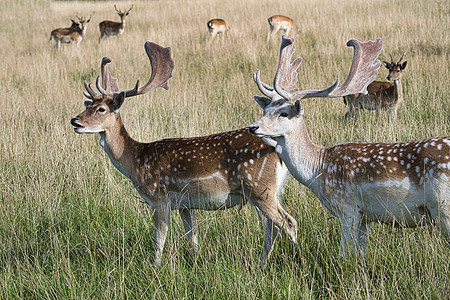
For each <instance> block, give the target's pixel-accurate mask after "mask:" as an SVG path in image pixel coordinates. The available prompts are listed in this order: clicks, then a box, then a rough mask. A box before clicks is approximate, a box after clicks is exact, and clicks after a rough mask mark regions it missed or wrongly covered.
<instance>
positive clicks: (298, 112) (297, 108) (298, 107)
mask: <svg viewBox="0 0 450 300" xmlns="http://www.w3.org/2000/svg"><path fill="white" fill-rule="evenodd" d="M294 113H295V116H297V117H300V116H302V115H303V109H302V106H301V105H300V100H297V101H295V104H294Z"/></svg>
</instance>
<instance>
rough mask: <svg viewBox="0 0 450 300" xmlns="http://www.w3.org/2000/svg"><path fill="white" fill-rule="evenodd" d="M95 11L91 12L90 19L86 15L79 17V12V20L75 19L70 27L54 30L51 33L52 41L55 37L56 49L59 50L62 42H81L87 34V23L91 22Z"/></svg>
mask: <svg viewBox="0 0 450 300" xmlns="http://www.w3.org/2000/svg"><path fill="white" fill-rule="evenodd" d="M94 15H95V13H93V14H91V16H90V17H89V19H86V18H85V17H79V16H78V14H77V16H76V17H77V19H78V22H79V23H77V22H75V21H74V20H73V19H71V21H72V25H71V26H70V27H69V28H57V29H54V30H52V32H51V33H50V41H51V40H52V39H53V40H54V41H55V49H57V50H59V49H60V48H61V43H65V44H70V43H75V44H76V45H78V44H80V42H81V40H82V39H83V37H84V35H85V34H86V28H87V23H89V22H90V21H91V19H92V17H93V16H94Z"/></svg>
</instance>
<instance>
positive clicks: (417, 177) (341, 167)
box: [249, 37, 450, 255]
mask: <svg viewBox="0 0 450 300" xmlns="http://www.w3.org/2000/svg"><path fill="white" fill-rule="evenodd" d="M293 43H294V39H286V38H284V37H283V41H282V44H281V50H280V59H279V65H278V70H277V73H276V75H275V79H274V82H273V87H272V86H269V85H267V84H264V83H262V82H261V80H260V76H259V71H258V72H257V73H256V75H255V76H254V80H255V82H256V84H257V86H258V88H259V90H260V91H261V92H262V93H263V94H264V95H265V96H266V97H259V96H255V100H256V101H257V102H258V103H259V105H260V106H261V107H262V108H263V109H264V115H263V117H262V118H261V119H259V120H258V121H257V122H255V123H253V124H252V125H251V126H250V129H249V130H250V132H251V133H253V134H254V135H256V136H258V137H266V138H267V137H271V138H275V141H273V140H270V139H268V140H267V141H269V142H270V141H273V142H271V145H272V146H274V147H275V150H276V152H277V153H278V155H279V156H280V158H281V159H282V160H283V162H284V163H285V164H286V166H287V168H288V170H289V171H290V172H291V174H292V175H293V176H294V177H295V179H297V180H298V181H299V182H301V183H302V184H304V185H305V186H307V187H308V188H309V189H310V190H311V191H312V192H313V193H314V194H315V195H316V196H317V197H318V198H319V200H320V201H321V203H322V204H323V205H324V206H325V207H326V208H327V209H328V210H329V211H330V212H331V214H333V215H334V216H336V217H338V218H339V221H340V224H341V246H340V251H339V253H340V254H341V255H345V254H347V253H349V252H350V251H353V250H356V253H357V254H358V253H361V254H363V253H364V251H365V249H366V247H367V242H368V227H369V223H370V222H381V223H386V224H396V225H402V226H407V227H415V226H418V225H422V224H425V223H434V222H437V221H438V220H439V221H440V223H441V225H442V227H443V228H444V230H445V231H446V233H447V234H449V233H450V232H449V231H450V205H449V203H450V180H449V178H450V158H449V156H450V137H440V138H431V139H426V140H420V141H409V142H397V143H364V142H351V143H345V144H340V145H335V146H330V147H321V146H317V145H315V144H314V143H313V142H312V141H311V139H310V138H309V135H308V131H307V129H306V127H305V124H304V121H303V113H304V112H303V108H302V106H301V101H302V100H303V99H307V98H316V97H342V96H345V95H348V94H354V93H364V92H365V90H366V88H367V85H368V84H369V83H370V82H371V81H372V80H373V79H374V78H375V76H376V74H377V72H378V68H379V67H380V65H381V63H380V61H378V60H377V62H376V63H374V64H373V61H374V60H375V59H376V58H377V56H378V54H379V53H380V51H381V48H382V41H381V39H379V38H378V39H377V40H376V41H369V42H366V43H361V42H359V41H357V40H354V39H353V40H350V41H349V42H348V43H347V45H348V46H352V47H354V56H353V62H352V66H351V68H350V73H349V75H348V78H347V80H346V81H345V82H344V84H343V85H342V86H339V87H337V85H338V81H336V83H335V84H333V85H332V86H330V87H329V88H326V89H323V90H303V91H295V92H290V91H291V90H294V89H297V85H296V84H297V68H298V67H299V65H300V63H301V61H302V59H301V58H297V59H295V60H294V61H293V63H292V64H291V57H292V54H293V52H294V48H293Z"/></svg>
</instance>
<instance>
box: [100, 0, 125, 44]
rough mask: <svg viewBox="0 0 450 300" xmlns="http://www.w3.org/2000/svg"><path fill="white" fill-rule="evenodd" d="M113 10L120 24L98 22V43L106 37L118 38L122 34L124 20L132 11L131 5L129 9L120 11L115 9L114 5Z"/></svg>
mask: <svg viewBox="0 0 450 300" xmlns="http://www.w3.org/2000/svg"><path fill="white" fill-rule="evenodd" d="M114 9H115V10H116V12H117V14H118V15H119V17H120V22H114V21H108V20H105V21H102V22H100V23H99V24H98V27H99V29H100V37H99V38H98V41H99V42H100V41H101V40H102V39H103V38H105V37H107V36H111V35H115V36H117V37H119V36H120V35H121V34H122V33H123V32H124V30H125V19H126V17H127V16H128V15H129V14H130V11H131V10H132V9H133V5H131V7H130V9H128V10H124V11H121V10H119V9H117V7H116V5H115V4H114Z"/></svg>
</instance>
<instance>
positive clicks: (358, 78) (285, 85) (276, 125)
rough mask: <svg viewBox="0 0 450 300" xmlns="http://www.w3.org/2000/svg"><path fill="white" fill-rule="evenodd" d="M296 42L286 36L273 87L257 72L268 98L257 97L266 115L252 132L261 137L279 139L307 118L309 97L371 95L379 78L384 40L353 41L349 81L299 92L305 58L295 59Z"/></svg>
mask: <svg viewBox="0 0 450 300" xmlns="http://www.w3.org/2000/svg"><path fill="white" fill-rule="evenodd" d="M293 44H294V39H293V38H285V36H283V39H282V43H281V49H280V58H279V62H278V69H277V72H276V75H275V78H274V81H273V86H269V85H268V84H265V83H263V82H262V81H261V79H260V72H259V71H257V72H256V74H255V75H254V77H253V79H254V81H255V83H256V85H257V86H258V89H259V90H260V91H261V92H262V93H263V94H264V96H265V97H260V96H255V100H256V102H258V104H259V105H260V106H261V107H262V108H263V109H264V116H263V117H262V118H261V119H260V120H258V121H257V122H255V123H254V124H253V125H252V126H250V132H251V133H253V134H255V135H259V136H272V137H277V136H280V135H282V133H284V132H286V131H290V130H292V129H293V128H295V126H293V125H289V123H292V121H293V120H296V119H298V118H299V117H301V116H302V115H303V109H302V107H301V101H302V100H303V99H308V98H335V97H342V96H345V95H349V94H355V93H364V94H366V93H367V86H368V85H369V84H370V83H371V82H372V81H373V80H374V79H375V77H376V75H377V73H378V69H379V68H380V66H381V62H380V61H379V60H377V61H376V62H375V63H372V62H373V61H374V60H375V59H376V58H377V57H378V55H379V53H380V52H381V48H382V41H381V39H380V38H378V39H376V40H375V41H369V42H365V43H362V42H360V41H358V40H355V39H351V40H350V41H348V42H347V46H351V47H353V48H354V54H353V61H352V65H351V67H350V71H349V74H348V76H347V79H346V80H345V82H344V83H343V84H342V85H341V86H338V84H339V79H338V80H336V82H335V83H334V84H332V85H331V86H329V87H328V88H325V89H322V90H301V91H294V92H291V90H297V80H298V79H297V77H298V74H297V69H298V67H299V66H300V64H301V62H302V58H300V57H299V58H297V59H295V60H294V61H293V62H292V63H291V60H292V55H293V53H294V47H293Z"/></svg>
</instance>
